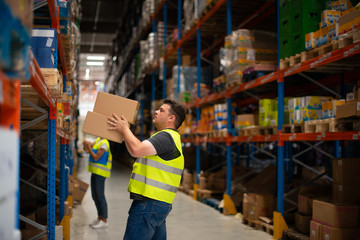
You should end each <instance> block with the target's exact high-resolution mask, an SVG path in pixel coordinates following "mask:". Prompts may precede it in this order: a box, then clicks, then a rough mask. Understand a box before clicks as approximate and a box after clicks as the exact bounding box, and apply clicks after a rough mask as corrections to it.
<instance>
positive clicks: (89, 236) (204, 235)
mask: <svg viewBox="0 0 360 240" xmlns="http://www.w3.org/2000/svg"><path fill="white" fill-rule="evenodd" d="M79 161H80V163H79V170H78V176H77V177H78V178H79V179H81V180H83V181H85V182H87V183H89V182H90V173H88V172H87V171H86V166H87V165H86V164H87V160H86V158H80V160H79ZM129 176H130V170H129V169H128V168H126V167H124V166H122V165H119V164H116V163H114V165H113V170H112V176H111V178H110V179H108V180H107V181H106V186H105V194H106V197H107V201H108V208H109V228H108V229H103V230H94V229H92V228H90V227H89V226H88V224H89V223H90V222H91V221H92V220H94V219H95V218H96V217H97V216H96V209H95V205H94V203H93V200H92V199H91V192H90V188H89V189H88V191H87V192H86V194H85V197H84V199H83V202H82V204H81V205H78V206H76V207H75V208H74V211H73V217H72V218H71V221H70V223H71V233H70V236H71V239H72V240H81V239H84V240H85V239H86V240H95V239H96V240H115V239H116V240H119V239H122V237H123V234H124V230H125V226H126V219H127V213H128V209H129V207H130V204H131V200H130V199H129V194H128V192H127V184H128V180H129ZM167 230H168V239H169V240H201V239H206V240H219V239H221V240H227V239H238V240H241V239H243V240H266V239H269V240H270V239H272V237H271V236H270V235H269V234H267V233H265V232H261V231H257V230H253V229H252V228H250V227H248V226H246V225H243V224H242V223H241V220H240V219H235V218H234V217H233V216H224V215H222V214H220V213H219V212H217V211H216V210H214V209H213V208H211V207H208V206H206V205H204V204H202V203H200V202H196V201H194V200H192V199H191V198H190V197H189V196H187V195H185V194H183V193H181V192H180V193H178V194H177V196H176V199H175V201H174V205H173V210H172V211H171V213H170V215H169V217H168V219H167ZM139 240H140V239H139Z"/></svg>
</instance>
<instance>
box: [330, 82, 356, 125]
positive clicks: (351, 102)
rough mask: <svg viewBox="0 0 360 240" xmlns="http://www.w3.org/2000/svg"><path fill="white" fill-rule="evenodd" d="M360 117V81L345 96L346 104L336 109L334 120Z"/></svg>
mask: <svg viewBox="0 0 360 240" xmlns="http://www.w3.org/2000/svg"><path fill="white" fill-rule="evenodd" d="M352 116H360V81H358V82H357V83H356V85H355V86H354V88H353V91H352V92H350V93H348V94H347V95H346V103H345V104H344V105H341V106H338V107H337V115H336V119H340V118H347V117H352Z"/></svg>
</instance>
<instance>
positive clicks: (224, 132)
mask: <svg viewBox="0 0 360 240" xmlns="http://www.w3.org/2000/svg"><path fill="white" fill-rule="evenodd" d="M209 137H213V138H221V137H227V129H223V130H218V131H213V132H212V133H209Z"/></svg>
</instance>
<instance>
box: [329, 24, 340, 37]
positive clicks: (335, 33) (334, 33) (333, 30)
mask: <svg viewBox="0 0 360 240" xmlns="http://www.w3.org/2000/svg"><path fill="white" fill-rule="evenodd" d="M338 38H339V23H338V22H337V23H334V24H331V25H330V26H329V39H330V40H335V39H338Z"/></svg>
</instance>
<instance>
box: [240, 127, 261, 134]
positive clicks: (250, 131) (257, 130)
mask: <svg viewBox="0 0 360 240" xmlns="http://www.w3.org/2000/svg"><path fill="white" fill-rule="evenodd" d="M242 130H243V132H244V136H245V137H248V136H257V135H260V127H258V126H251V127H245V128H243V129H242Z"/></svg>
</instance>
